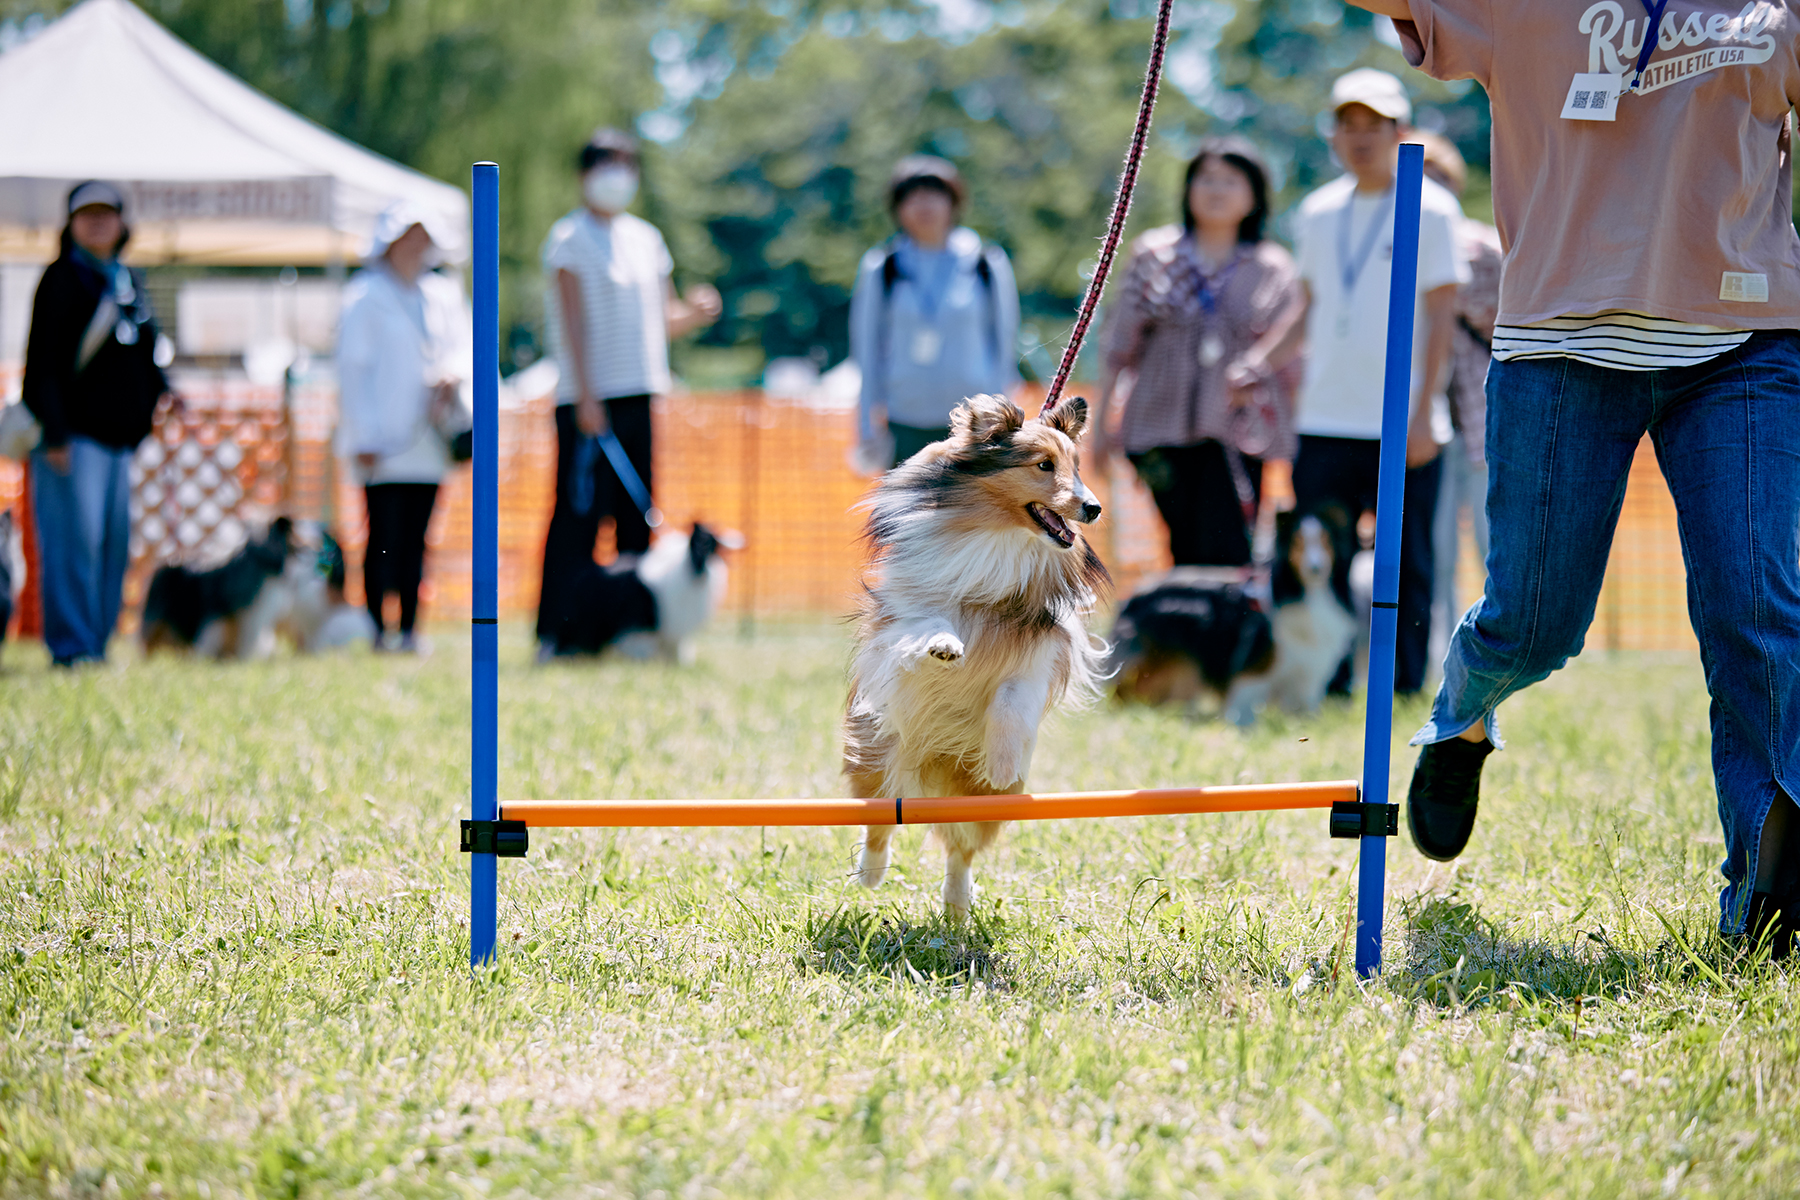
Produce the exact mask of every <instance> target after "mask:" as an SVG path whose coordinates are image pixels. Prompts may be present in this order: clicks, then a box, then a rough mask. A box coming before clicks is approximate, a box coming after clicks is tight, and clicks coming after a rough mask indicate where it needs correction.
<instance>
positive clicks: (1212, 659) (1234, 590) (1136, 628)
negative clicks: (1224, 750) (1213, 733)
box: [1107, 567, 1275, 725]
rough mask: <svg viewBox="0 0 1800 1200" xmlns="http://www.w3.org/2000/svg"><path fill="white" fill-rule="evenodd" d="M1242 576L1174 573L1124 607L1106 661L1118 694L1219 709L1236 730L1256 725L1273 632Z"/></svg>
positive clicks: (1197, 570)
mask: <svg viewBox="0 0 1800 1200" xmlns="http://www.w3.org/2000/svg"><path fill="white" fill-rule="evenodd" d="M1236 574H1239V573H1238V572H1234V571H1223V572H1222V571H1220V570H1219V569H1217V568H1207V567H1176V568H1175V569H1174V570H1172V571H1170V572H1169V573H1168V574H1167V575H1165V576H1163V577H1162V578H1161V579H1159V580H1158V581H1157V582H1156V583H1155V584H1154V585H1153V586H1151V587H1150V588H1148V589H1146V590H1144V591H1141V592H1139V593H1138V594H1137V595H1135V596H1133V597H1131V599H1130V600H1127V601H1126V602H1125V607H1124V608H1123V609H1121V610H1120V611H1119V616H1118V620H1117V621H1116V622H1114V624H1113V633H1112V652H1111V656H1110V658H1109V660H1108V663H1107V665H1108V667H1109V668H1110V669H1111V673H1112V679H1113V694H1114V695H1115V696H1117V697H1118V698H1119V699H1121V700H1135V701H1138V702H1140V703H1143V704H1182V705H1185V706H1187V707H1188V708H1189V709H1190V710H1193V711H1196V712H1197V711H1198V710H1199V709H1200V708H1201V706H1202V703H1203V701H1205V700H1208V699H1210V700H1212V701H1214V702H1216V704H1217V705H1218V707H1219V708H1220V709H1221V711H1222V712H1223V714H1224V716H1225V718H1226V719H1227V720H1229V721H1231V722H1232V723H1233V724H1237V725H1248V724H1250V723H1251V722H1252V721H1254V720H1255V719H1256V704H1257V702H1258V700H1260V698H1261V693H1260V692H1259V691H1258V690H1257V688H1256V685H1257V684H1258V683H1259V682H1260V681H1261V680H1262V679H1263V677H1265V676H1266V675H1267V674H1268V672H1269V669H1270V667H1271V666H1272V665H1273V663H1274V661H1275V637H1274V627H1273V625H1272V624H1271V623H1270V621H1269V617H1268V614H1267V613H1265V612H1264V611H1263V609H1262V606H1261V605H1260V604H1258V603H1257V602H1256V600H1255V599H1254V598H1253V597H1252V596H1251V595H1250V594H1249V593H1248V592H1247V591H1246V590H1245V589H1244V587H1243V585H1242V583H1241V582H1240V581H1234V580H1231V578H1230V577H1231V576H1233V575H1236Z"/></svg>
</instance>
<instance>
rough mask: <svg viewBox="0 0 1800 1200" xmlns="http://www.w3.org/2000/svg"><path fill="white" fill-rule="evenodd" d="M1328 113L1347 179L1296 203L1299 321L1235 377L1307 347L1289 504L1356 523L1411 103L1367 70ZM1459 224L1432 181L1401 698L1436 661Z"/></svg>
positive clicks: (1371, 470)
mask: <svg viewBox="0 0 1800 1200" xmlns="http://www.w3.org/2000/svg"><path fill="white" fill-rule="evenodd" d="M1331 111H1332V117H1331V119H1332V133H1331V148H1332V151H1333V153H1334V154H1336V156H1337V159H1338V161H1339V162H1340V163H1342V164H1343V165H1344V168H1345V174H1344V175H1343V176H1341V177H1340V178H1338V179H1334V180H1333V181H1331V182H1330V183H1328V184H1326V185H1325V186H1324V187H1322V188H1320V189H1318V190H1317V191H1315V192H1313V193H1312V194H1311V195H1309V196H1308V197H1306V199H1305V200H1303V201H1301V203H1300V212H1299V219H1298V220H1297V221H1296V222H1295V242H1296V250H1297V254H1296V256H1295V257H1296V259H1297V261H1298V263H1299V268H1300V280H1301V286H1302V288H1303V290H1304V293H1305V296H1304V302H1303V304H1302V305H1301V307H1300V309H1299V310H1298V311H1299V313H1300V319H1299V320H1297V321H1296V322H1295V324H1294V326H1293V327H1292V329H1291V330H1289V332H1288V335H1287V336H1286V337H1284V338H1282V339H1281V340H1280V341H1279V342H1277V343H1276V344H1275V345H1274V346H1272V347H1271V348H1270V349H1269V351H1268V352H1267V354H1266V355H1262V356H1256V355H1252V356H1248V357H1247V360H1245V361H1243V362H1240V364H1239V365H1238V367H1237V368H1236V369H1235V371H1234V373H1233V379H1232V382H1233V383H1234V384H1235V385H1236V386H1239V387H1247V386H1251V385H1253V384H1255V383H1257V382H1259V381H1260V379H1262V378H1264V377H1266V374H1267V372H1269V371H1270V370H1272V369H1273V368H1275V367H1279V366H1281V365H1283V364H1285V363H1286V362H1287V361H1289V360H1290V359H1291V358H1292V357H1293V355H1294V354H1296V353H1298V351H1299V350H1300V347H1301V345H1302V344H1303V343H1304V345H1305V348H1306V374H1305V378H1304V380H1303V382H1302V383H1301V387H1300V399H1299V403H1298V408H1297V412H1296V414H1295V421H1294V424H1295V427H1296V429H1297V430H1298V431H1299V434H1300V449H1299V453H1298V454H1297V455H1296V456H1295V459H1294V503H1295V506H1296V507H1297V508H1298V509H1300V511H1302V512H1304V511H1306V510H1308V509H1313V508H1318V507H1321V506H1324V505H1340V506H1342V507H1343V508H1344V509H1345V510H1347V511H1348V513H1349V514H1350V516H1351V517H1352V518H1355V517H1356V516H1357V515H1358V514H1360V513H1363V512H1366V511H1369V510H1372V509H1373V508H1374V507H1375V480H1376V475H1377V473H1378V467H1379V460H1380V452H1381V396H1382V384H1383V380H1384V378H1385V375H1386V347H1387V312H1388V283H1389V276H1390V272H1389V266H1388V264H1389V262H1390V261H1391V260H1392V258H1393V252H1394V175H1395V171H1396V170H1397V168H1398V165H1399V157H1400V142H1401V140H1402V137H1403V135H1404V134H1405V131H1406V127H1407V125H1408V124H1409V123H1410V122H1411V121H1412V105H1411V104H1410V103H1409V102H1408V101H1407V98H1406V89H1405V88H1403V87H1402V86H1401V84H1400V81H1399V80H1398V79H1396V78H1394V76H1392V75H1390V74H1388V73H1387V72H1386V71H1376V70H1372V69H1370V68H1367V67H1365V68H1362V69H1360V70H1356V71H1351V72H1350V73H1349V74H1347V75H1344V76H1342V77H1340V78H1339V79H1338V80H1337V82H1336V83H1335V84H1333V85H1332V88H1331ZM1461 221H1462V208H1461V206H1460V205H1458V204H1457V202H1456V198H1455V197H1454V196H1452V195H1451V194H1450V193H1449V192H1447V191H1445V190H1444V189H1443V188H1441V187H1439V186H1438V185H1437V184H1435V183H1433V182H1431V181H1430V180H1429V179H1428V180H1426V181H1425V195H1424V201H1423V204H1422V206H1421V212H1420V214H1419V282H1418V298H1417V303H1416V306H1415V310H1414V335H1413V350H1414V354H1413V374H1412V388H1411V394H1412V413H1411V420H1410V422H1409V424H1408V428H1407V440H1406V467H1407V470H1406V498H1405V503H1404V513H1405V516H1404V521H1403V525H1402V538H1401V543H1400V632H1399V638H1398V645H1397V647H1396V652H1395V656H1394V689H1395V690H1396V691H1397V692H1400V693H1402V694H1411V693H1413V692H1417V691H1418V690H1419V689H1420V688H1421V687H1423V686H1424V684H1425V673H1426V665H1427V661H1428V657H1429V653H1428V651H1429V646H1430V638H1431V593H1432V583H1433V574H1434V572H1433V562H1432V539H1431V526H1432V515H1433V513H1434V511H1435V509H1436V507H1437V491H1438V472H1439V464H1438V447H1439V446H1440V445H1441V444H1442V443H1444V442H1446V441H1448V440H1449V439H1450V433H1451V430H1450V420H1449V407H1448V402H1447V401H1446V400H1445V397H1444V384H1445V381H1446V378H1447V368H1448V366H1449V361H1450V346H1451V332H1452V330H1453V329H1454V328H1455V321H1456V292H1457V287H1458V285H1460V284H1462V283H1464V282H1465V281H1467V279H1468V277H1469V273H1468V267H1467V265H1466V264H1465V262H1464V261H1463V257H1462V251H1461V249H1460V246H1459V243H1458V241H1457V228H1458V226H1459V225H1460V223H1461ZM1349 681H1350V664H1349V662H1348V660H1346V662H1345V663H1344V665H1343V667H1342V668H1341V669H1340V670H1339V672H1338V676H1337V678H1336V679H1335V680H1334V681H1333V684H1332V688H1333V690H1334V691H1338V692H1342V691H1344V690H1347V688H1348V685H1349Z"/></svg>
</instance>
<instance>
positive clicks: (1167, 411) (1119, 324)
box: [1100, 225, 1301, 460]
mask: <svg viewBox="0 0 1800 1200" xmlns="http://www.w3.org/2000/svg"><path fill="white" fill-rule="evenodd" d="M1203 284H1204V285H1206V286H1207V287H1208V288H1210V290H1211V291H1213V292H1214V293H1216V295H1215V298H1214V300H1213V303H1212V305H1211V308H1212V312H1210V313H1209V312H1208V311H1207V307H1208V306H1207V305H1205V304H1204V303H1203V302H1202V300H1203V297H1202V294H1201V293H1202V286H1203ZM1299 292H1300V279H1299V275H1298V274H1297V272H1296V271H1295V268H1294V260H1293V259H1292V258H1291V257H1290V256H1289V255H1288V252H1287V251H1286V250H1283V249H1282V248H1281V247H1280V246H1278V245H1276V244H1275V243H1274V242H1261V243H1258V244H1257V245H1254V246H1243V247H1240V249H1239V253H1238V256H1237V257H1236V258H1234V259H1233V260H1232V261H1231V262H1230V263H1229V264H1227V265H1226V266H1224V267H1221V268H1220V269H1219V270H1218V271H1216V272H1214V273H1213V276H1212V278H1211V279H1208V278H1207V276H1206V272H1205V270H1204V269H1203V268H1202V266H1201V264H1200V258H1199V255H1198V254H1197V253H1196V252H1195V249H1194V239H1193V236H1192V235H1191V234H1189V233H1188V232H1187V231H1186V230H1184V229H1183V228H1182V227H1181V226H1179V225H1165V226H1163V227H1161V228H1159V229H1152V230H1151V231H1150V232H1148V233H1146V234H1144V235H1143V236H1141V237H1139V238H1138V239H1137V240H1136V241H1135V242H1133V243H1132V247H1131V262H1130V264H1129V265H1128V266H1127V267H1126V269H1125V277H1124V279H1123V281H1122V282H1121V283H1120V285H1119V290H1118V292H1117V294H1116V298H1115V300H1114V302H1113V305H1112V308H1111V310H1110V311H1109V312H1108V313H1107V316H1106V323H1105V329H1104V332H1103V333H1102V335H1101V339H1100V353H1101V354H1102V355H1103V356H1104V358H1105V361H1106V364H1107V366H1108V367H1111V368H1113V369H1115V370H1134V371H1136V372H1137V382H1136V383H1135V384H1134V385H1133V386H1132V389H1131V394H1130V397H1129V398H1128V399H1127V400H1126V401H1125V402H1124V408H1125V414H1124V418H1123V427H1122V429H1121V433H1120V440H1121V442H1122V443H1123V444H1124V447H1125V450H1126V452H1127V453H1130V454H1137V453H1141V452H1143V451H1146V450H1153V449H1155V448H1156V447H1158V446H1192V445H1195V444H1196V443H1198V442H1202V441H1206V440H1208V439H1212V440H1219V441H1223V440H1226V439H1227V438H1228V436H1229V434H1230V431H1231V414H1232V408H1231V396H1230V392H1229V390H1228V389H1227V388H1226V386H1225V368H1226V366H1227V365H1229V364H1230V363H1231V362H1232V360H1234V359H1235V358H1237V357H1238V355H1240V354H1242V353H1244V351H1246V350H1248V349H1249V348H1250V347H1251V346H1252V345H1254V344H1255V342H1256V340H1257V339H1258V338H1260V337H1262V336H1263V334H1265V333H1267V332H1268V330H1269V326H1270V325H1272V324H1273V323H1274V322H1275V319H1276V318H1277V317H1278V316H1280V315H1281V313H1282V312H1284V311H1285V310H1286V309H1287V307H1288V306H1289V305H1290V304H1292V303H1294V301H1295V299H1296V297H1297V296H1298V295H1299ZM1300 371H1301V364H1300V362H1299V361H1298V360H1296V361H1295V362H1293V363H1290V364H1289V365H1288V366H1287V367H1286V368H1284V369H1283V370H1281V371H1280V372H1278V373H1277V374H1276V375H1275V377H1274V378H1272V379H1271V380H1270V381H1269V382H1268V383H1267V384H1266V385H1264V386H1265V387H1266V388H1268V389H1269V390H1270V393H1271V395H1270V396H1269V398H1270V400H1272V401H1273V403H1272V405H1271V407H1272V409H1273V410H1274V414H1275V428H1274V430H1273V439H1272V441H1270V443H1269V446H1268V449H1267V450H1266V451H1265V453H1264V457H1267V458H1277V459H1287V460H1291V459H1292V458H1293V457H1294V449H1295V437H1294V392H1295V390H1296V388H1297V387H1298V385H1299V382H1300Z"/></svg>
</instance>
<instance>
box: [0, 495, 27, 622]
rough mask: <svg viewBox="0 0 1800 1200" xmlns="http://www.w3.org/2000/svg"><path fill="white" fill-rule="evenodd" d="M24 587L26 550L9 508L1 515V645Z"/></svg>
mask: <svg viewBox="0 0 1800 1200" xmlns="http://www.w3.org/2000/svg"><path fill="white" fill-rule="evenodd" d="M24 587H25V548H24V546H23V544H22V539H21V537H20V535H19V529H18V526H17V525H15V524H14V523H13V514H12V509H10V508H9V509H7V510H6V511H5V512H3V513H0V645H4V644H5V642H6V630H7V627H8V626H10V625H11V624H12V618H13V609H14V608H15V607H16V606H17V604H18V600H19V593H20V591H22V590H23V589H24Z"/></svg>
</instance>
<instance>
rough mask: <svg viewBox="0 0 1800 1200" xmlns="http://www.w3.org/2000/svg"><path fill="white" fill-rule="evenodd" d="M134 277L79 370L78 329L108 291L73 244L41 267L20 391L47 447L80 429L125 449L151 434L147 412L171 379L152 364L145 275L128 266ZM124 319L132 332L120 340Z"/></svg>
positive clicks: (153, 347) (152, 342)
mask: <svg viewBox="0 0 1800 1200" xmlns="http://www.w3.org/2000/svg"><path fill="white" fill-rule="evenodd" d="M131 285H132V289H133V295H132V297H131V300H130V303H124V304H120V306H119V309H120V312H119V318H118V321H116V322H115V323H114V327H113V329H112V331H111V332H109V333H108V334H107V336H106V341H105V342H103V343H101V346H100V349H99V351H98V352H97V353H95V355H94V357H93V358H92V359H91V360H89V362H88V364H87V366H86V367H85V368H84V369H82V370H81V371H80V372H79V373H77V372H76V370H75V359H76V357H77V355H78V354H79V353H80V351H81V339H82V335H83V334H85V333H86V332H87V327H88V323H89V322H90V321H92V320H93V318H94V310H95V309H97V308H99V306H100V298H101V296H103V295H104V294H105V293H106V291H107V285H106V280H105V279H104V278H102V277H101V274H100V272H99V271H97V270H95V269H94V267H93V266H92V265H91V264H90V263H88V262H87V261H86V260H85V259H83V258H81V257H80V256H78V255H77V254H76V253H75V252H74V251H72V250H69V251H65V252H64V253H63V255H62V257H60V258H58V259H57V260H56V261H55V262H53V263H51V264H50V265H49V266H48V267H46V268H45V269H44V277H43V279H41V280H39V281H38V288H37V296H36V298H35V299H34V300H33V301H32V305H31V336H30V338H29V339H28V340H27V342H26V344H25V379H24V388H23V391H24V395H23V397H22V398H23V399H24V401H25V406H26V407H27V408H29V409H30V410H31V415H32V416H34V417H36V418H37V419H38V424H40V425H42V426H43V427H44V437H43V445H44V446H45V447H46V448H54V447H57V446H61V445H64V444H66V443H67V442H68V440H69V437H70V435H71V434H79V435H81V436H82V437H85V438H91V439H92V440H94V441H96V442H99V443H100V444H101V445H103V446H111V447H114V448H115V449H122V450H128V449H130V448H132V447H133V446H136V445H137V444H138V443H139V442H141V441H143V440H144V438H145V437H146V436H148V435H149V433H150V416H151V413H153V412H154V411H155V409H156V402H157V399H158V398H159V397H161V396H162V394H163V393H164V392H166V391H168V390H169V380H168V377H167V376H165V375H164V374H163V371H162V368H161V367H159V366H157V365H156V334H157V330H156V317H155V315H154V314H153V313H152V312H151V309H150V297H149V296H148V295H146V294H145V292H144V277H143V275H142V274H141V273H139V272H137V271H133V272H131ZM126 326H129V328H126V329H125V332H126V334H127V336H130V334H131V332H132V330H133V329H135V331H136V337H135V338H133V339H132V340H131V341H128V342H121V341H120V340H119V330H120V329H121V328H122V327H126Z"/></svg>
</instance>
